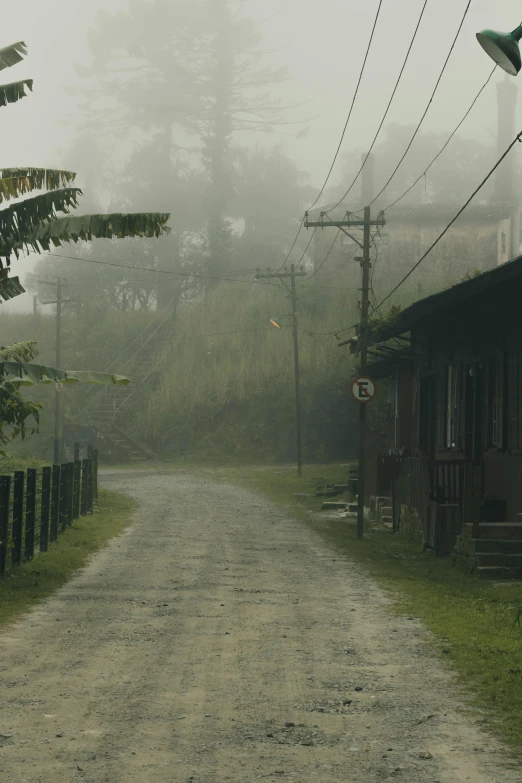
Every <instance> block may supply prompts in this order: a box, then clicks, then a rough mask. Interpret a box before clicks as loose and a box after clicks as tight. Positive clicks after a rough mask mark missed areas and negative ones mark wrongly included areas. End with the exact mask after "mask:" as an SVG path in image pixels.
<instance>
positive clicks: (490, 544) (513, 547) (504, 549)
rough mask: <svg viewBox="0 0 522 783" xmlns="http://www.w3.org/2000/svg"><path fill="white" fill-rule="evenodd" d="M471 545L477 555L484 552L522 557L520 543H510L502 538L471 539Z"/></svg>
mask: <svg viewBox="0 0 522 783" xmlns="http://www.w3.org/2000/svg"><path fill="white" fill-rule="evenodd" d="M472 544H473V548H474V550H475V552H476V553H477V554H479V553H482V552H485V553H493V554H499V553H505V554H508V555H522V541H510V540H509V539H502V538H500V539H499V538H473V539H472Z"/></svg>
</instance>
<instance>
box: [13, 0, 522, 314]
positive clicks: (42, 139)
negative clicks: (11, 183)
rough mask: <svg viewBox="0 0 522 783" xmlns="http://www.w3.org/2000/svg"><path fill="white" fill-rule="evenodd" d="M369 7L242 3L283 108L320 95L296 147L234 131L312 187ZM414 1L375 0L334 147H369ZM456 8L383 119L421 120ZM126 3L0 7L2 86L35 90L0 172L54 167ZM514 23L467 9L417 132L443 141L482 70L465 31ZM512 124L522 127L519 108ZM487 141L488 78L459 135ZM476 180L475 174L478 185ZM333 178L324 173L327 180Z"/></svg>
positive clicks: (491, 125) (484, 62)
mask: <svg viewBox="0 0 522 783" xmlns="http://www.w3.org/2000/svg"><path fill="white" fill-rule="evenodd" d="M377 4H378V0H363V1H362V2H361V0H322V2H321V3H318V2H317V1H316V0H286V1H285V0H249V1H248V2H247V3H246V4H245V6H244V9H245V11H244V12H245V13H250V15H252V16H254V17H255V18H256V19H259V20H267V21H266V22H265V24H264V30H265V32H266V41H265V44H264V48H265V49H266V50H272V49H277V48H279V47H284V48H282V50H281V51H278V52H275V53H274V54H273V55H271V56H270V57H268V58H267V64H268V63H272V64H274V65H279V64H281V63H286V64H287V65H288V68H289V71H290V75H291V76H293V77H295V78H294V79H293V80H292V81H290V82H287V83H285V84H283V85H281V86H280V87H279V88H278V94H279V95H280V97H281V98H282V100H283V102H284V103H286V104H293V103H298V102H300V101H305V100H307V99H309V98H312V97H313V96H315V95H317V94H318V93H320V94H319V96H318V97H316V98H315V99H314V100H313V101H312V102H311V103H309V104H308V105H307V106H304V107H303V108H301V109H297V110H295V111H293V112H290V114H289V118H288V119H289V120H295V119H299V118H301V117H305V116H313V117H314V119H312V120H311V121H310V122H309V123H308V126H309V131H308V133H307V135H306V136H305V137H304V138H300V139H299V140H298V139H296V138H295V133H296V132H298V131H300V130H302V129H303V128H302V126H293V125H289V126H288V127H287V128H283V130H284V131H285V133H284V134H282V135H278V134H274V135H270V136H269V135H266V134H264V135H260V134H258V135H257V136H254V135H252V134H248V135H247V134H242V135H241V136H240V137H239V140H240V142H241V143H243V144H247V143H248V144H253V143H256V142H257V143H262V144H268V145H272V144H273V143H275V141H279V140H281V141H283V143H284V145H285V148H286V151H287V153H288V154H289V155H290V156H291V157H292V158H294V159H295V160H296V161H297V163H298V165H299V166H300V167H301V168H303V169H305V170H307V171H309V172H310V174H311V182H312V183H313V184H314V185H317V186H320V185H322V182H323V180H324V177H325V175H326V172H327V171H328V168H329V166H330V163H331V160H332V157H333V153H334V151H335V148H336V146H337V143H338V141H339V138H340V133H341V130H342V127H343V125H344V122H345V119H346V115H347V111H348V108H349V105H350V102H351V99H352V95H353V90H354V89H355V85H356V81H357V77H358V74H359V70H360V67H361V63H362V60H363V56H364V51H365V49H366V45H367V41H368V37H369V33H370V29H371V25H372V23H373V18H374V14H375V10H376V8H377ZM422 4H423V0H384V2H383V8H382V12H381V17H380V21H379V25H378V28H377V31H376V36H375V39H374V44H373V48H372V51H371V54H370V58H369V61H368V65H367V70H366V73H365V77H364V79H363V82H362V85H361V91H360V93H359V98H358V101H357V103H356V107H355V110H354V113H353V116H352V120H351V123H350V126H349V130H348V132H347V135H346V139H345V142H344V147H343V149H344V150H348V149H350V148H356V149H360V150H361V151H363V150H364V148H365V146H366V145H367V144H368V143H369V140H371V139H372V138H373V135H374V133H375V130H376V129H377V126H378V124H379V121H380V118H381V116H382V113H383V111H384V108H385V106H386V104H387V102H388V99H389V96H390V94H391V90H392V88H393V85H394V83H395V80H396V78H397V75H398V72H399V70H400V66H401V64H402V60H403V58H404V55H405V52H406V49H407V46H408V44H409V41H410V38H411V35H412V33H413V30H414V27H415V24H416V21H417V17H418V15H419V13H420V9H421V7H422ZM466 4H467V0H430V2H429V3H428V8H427V11H426V13H425V16H424V20H423V22H422V26H421V29H420V31H419V34H418V38H417V41H416V44H415V47H414V49H413V51H412V54H411V56H410V61H409V64H408V66H407V70H406V72H405V74H404V76H403V78H402V82H401V86H400V88H399V91H398V93H397V95H396V97H395V101H394V104H393V106H392V109H391V111H390V114H389V117H388V122H390V123H393V122H401V123H416V122H417V121H418V119H419V118H420V115H421V114H422V112H423V110H424V108H425V106H426V103H427V101H428V98H429V95H430V93H431V91H432V89H433V87H434V84H435V81H436V78H437V75H438V73H439V72H440V69H441V67H442V64H443V62H444V59H445V57H446V55H447V52H448V49H449V46H450V43H451V40H452V39H453V37H454V35H455V32H456V29H457V25H458V23H459V21H460V18H461V16H462V13H463V11H464V8H465V6H466ZM124 6H125V0H89V2H88V3H86V2H85V0H16V2H14V3H11V4H8V5H7V6H4V10H3V16H2V21H3V26H2V43H1V44H0V45H2V46H5V45H7V44H10V43H13V42H14V41H17V40H23V41H25V42H26V43H27V45H28V47H29V56H28V57H27V58H26V60H25V62H23V63H21V64H20V65H18V66H16V67H14V68H11V69H8V70H4V71H3V72H2V75H1V77H0V79H1V80H2V81H3V82H10V81H14V80H18V79H21V78H26V77H32V78H34V93H33V94H31V95H30V96H29V97H28V98H25V99H24V100H23V101H21V102H20V103H18V104H15V105H13V106H8V107H5V108H3V109H2V110H1V111H2V134H1V138H2V157H1V161H0V165H1V166H18V165H31V166H46V167H59V166H60V165H62V159H63V154H64V152H65V150H66V148H67V145H68V142H69V141H70V139H71V134H72V127H73V118H74V115H75V106H76V99H75V97H74V95H72V96H71V95H68V94H67V93H65V92H64V88H65V87H71V86H72V87H74V85H75V84H77V83H79V80H78V77H77V76H76V74H75V72H74V68H73V65H74V63H79V64H85V65H88V64H89V55H88V50H87V30H88V27H89V26H90V25H91V24H92V23H93V22H94V19H95V16H96V14H97V12H98V10H100V9H102V8H104V9H106V10H114V11H116V10H118V9H120V8H122V7H124ZM269 17H272V18H269ZM521 17H522V5H521V3H520V0H504V2H502V3H491V0H474V2H472V5H471V8H470V11H469V13H468V17H467V20H466V22H465V24H464V27H463V29H462V32H461V35H460V38H459V41H458V43H457V46H456V48H455V50H454V52H453V54H452V57H451V60H450V63H449V66H448V69H447V71H446V74H445V76H444V77H443V81H442V82H441V85H440V87H439V92H438V95H437V97H436V99H435V100H434V102H433V104H432V107H431V109H430V112H429V114H428V116H427V119H426V121H425V124H424V126H423V127H424V129H425V130H426V131H429V130H437V131H447V132H448V133H449V132H450V131H451V130H452V129H453V128H454V126H455V125H456V124H457V122H458V121H460V119H461V117H462V115H463V113H464V111H465V110H466V109H467V107H468V105H469V104H470V102H471V100H472V97H473V96H474V95H475V94H476V92H477V91H478V89H479V87H480V86H481V84H482V83H483V82H484V81H485V79H486V76H487V74H488V73H489V71H490V70H491V67H492V66H491V61H490V60H489V58H488V57H487V56H486V55H485V53H484V52H483V51H482V49H481V48H480V47H479V45H478V44H477V42H476V39H475V33H476V32H477V31H478V30H480V29H482V28H484V27H492V28H494V29H500V30H506V29H513V28H514V27H515V26H516V25H517V24H518V23H519V22H520V19H521ZM498 78H501V77H500V75H499V77H498ZM519 78H520V79H522V76H520V77H519ZM518 127H522V100H520V101H519V107H518ZM287 134H290V135H287ZM495 134H496V94H495V86H494V83H493V81H492V83H490V85H489V87H488V88H487V90H486V91H485V92H484V93H483V95H482V96H481V98H480V101H479V103H478V104H477V106H476V107H475V109H474V110H473V113H472V114H471V115H470V117H469V118H468V120H467V121H466V123H465V125H464V126H463V127H462V129H461V135H463V136H470V137H474V138H477V139H479V140H481V141H484V142H491V141H492V140H493V139H494V137H495ZM381 138H382V137H381ZM427 162H428V161H427ZM419 173H420V172H419ZM483 173H484V172H477V182H478V181H479V179H480V177H479V175H480V174H483ZM336 179H337V177H336V171H334V174H333V178H332V181H335V180H336ZM161 208H162V205H161V204H158V209H161ZM79 211H80V212H81V211H82V210H81V206H80V210H79ZM14 264H16V266H15V267H14V268H15V269H16V271H17V272H18V273H19V274H20V276H21V278H22V280H23V277H24V269H29V268H31V267H32V266H33V263H32V262H30V261H28V260H25V261H24V260H21V261H20V262H18V263H17V262H14ZM3 307H5V308H6V310H8V311H17V310H20V309H22V308H23V309H28V304H27V298H26V297H25V296H24V297H19V298H18V299H16V300H14V301H13V302H11V303H9V304H4V305H3Z"/></svg>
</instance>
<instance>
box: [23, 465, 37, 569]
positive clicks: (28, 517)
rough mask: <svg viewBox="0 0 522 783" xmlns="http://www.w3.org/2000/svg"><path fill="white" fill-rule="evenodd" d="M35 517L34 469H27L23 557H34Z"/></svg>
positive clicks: (30, 558)
mask: <svg viewBox="0 0 522 783" xmlns="http://www.w3.org/2000/svg"><path fill="white" fill-rule="evenodd" d="M35 517H36V470H35V469H34V468H29V470H28V471H27V492H26V501H25V559H26V560H32V559H33V557H34V526H35Z"/></svg>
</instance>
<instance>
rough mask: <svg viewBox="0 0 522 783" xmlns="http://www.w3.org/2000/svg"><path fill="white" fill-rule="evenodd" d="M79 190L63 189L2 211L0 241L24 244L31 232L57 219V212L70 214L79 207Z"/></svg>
mask: <svg viewBox="0 0 522 783" xmlns="http://www.w3.org/2000/svg"><path fill="white" fill-rule="evenodd" d="M78 195H81V190H80V189H79V188H63V189H61V190H54V191H51V192H50V193H42V194H41V195H39V196H33V197H32V198H28V199H26V200H25V201H21V202H20V203H19V204H12V205H11V206H10V207H6V208H5V209H2V210H0V239H1V241H2V243H5V244H7V245H9V244H11V243H12V242H13V241H14V242H19V243H20V244H23V243H24V241H25V239H26V237H27V236H28V235H29V234H30V232H32V231H35V230H36V229H37V228H39V227H40V226H42V224H44V223H45V221H48V220H51V219H53V218H56V213H57V212H68V211H69V209H70V208H72V207H77V206H78Z"/></svg>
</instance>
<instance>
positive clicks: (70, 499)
mask: <svg viewBox="0 0 522 783" xmlns="http://www.w3.org/2000/svg"><path fill="white" fill-rule="evenodd" d="M73 506H74V462H68V463H67V525H68V527H71V525H72V521H73Z"/></svg>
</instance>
